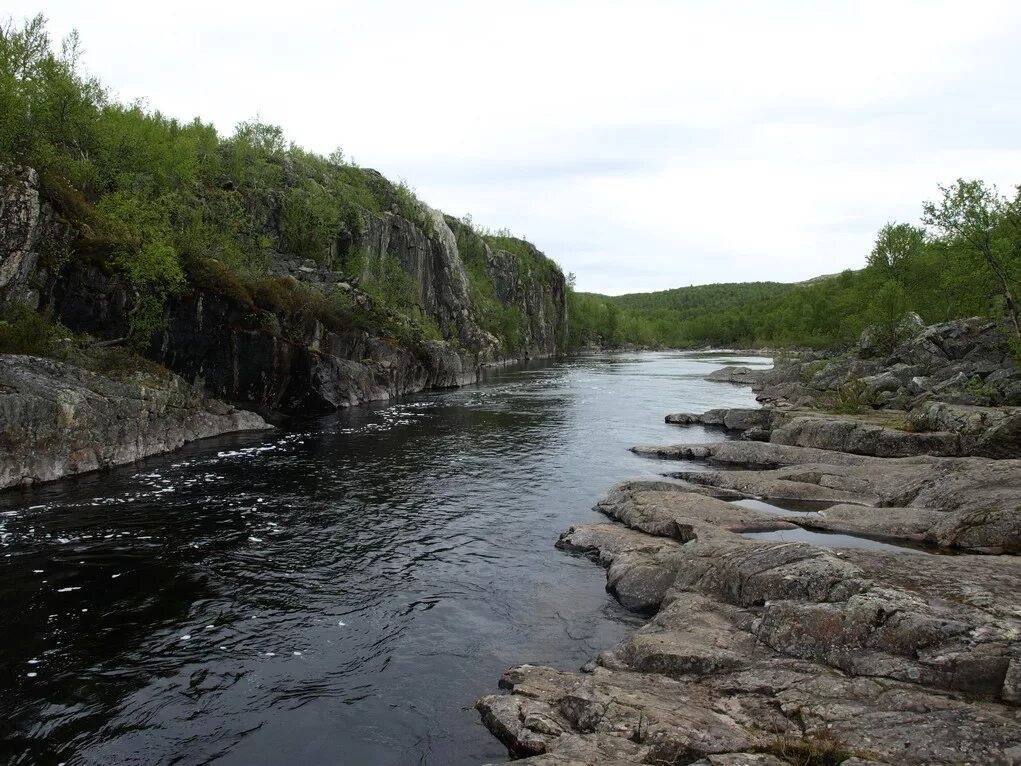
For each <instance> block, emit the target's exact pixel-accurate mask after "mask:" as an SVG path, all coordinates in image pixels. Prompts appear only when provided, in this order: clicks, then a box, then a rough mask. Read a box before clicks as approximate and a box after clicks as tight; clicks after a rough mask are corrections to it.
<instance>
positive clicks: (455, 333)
mask: <svg viewBox="0 0 1021 766" xmlns="http://www.w3.org/2000/svg"><path fill="white" fill-rule="evenodd" d="M362 172H364V173H367V174H370V175H371V178H372V180H373V183H376V184H379V185H385V184H387V183H388V182H386V181H385V179H383V178H382V177H381V176H378V174H373V172H372V171H362ZM0 204H2V205H3V208H2V210H0V259H2V260H0V304H2V303H5V302H9V301H11V300H19V301H21V302H23V303H27V304H28V305H30V306H32V307H33V308H38V309H39V310H40V311H42V312H44V313H45V314H46V315H48V316H50V317H52V318H53V319H54V320H57V321H59V322H60V323H62V324H63V325H65V326H66V327H68V328H69V329H71V330H72V331H75V332H82V333H88V334H90V335H92V336H95V337H96V338H99V339H102V340H104V341H111V342H116V341H118V340H119V339H123V338H126V337H127V336H128V335H129V333H130V332H131V330H132V325H133V321H134V316H135V314H136V312H137V311H138V303H139V301H138V295H137V291H136V290H135V288H134V287H133V285H132V283H131V281H130V280H129V279H128V277H127V276H126V275H125V274H123V273H121V272H119V271H117V270H116V269H111V268H110V267H109V264H108V263H105V262H103V260H102V258H98V259H97V258H96V257H95V253H94V249H95V245H96V242H95V241H92V240H90V239H89V236H88V235H89V232H88V231H85V232H84V233H83V232H82V231H79V230H76V229H75V228H74V227H72V226H70V225H68V224H67V223H66V222H65V220H64V219H63V218H62V216H61V210H60V209H59V208H60V205H59V203H54V202H53V201H51V200H50V199H48V198H47V195H46V193H45V191H43V190H42V189H41V186H40V183H39V179H38V176H37V175H36V174H35V173H34V172H33V171H31V170H23V169H17V170H16V171H14V172H13V173H10V172H9V173H8V174H7V179H6V181H5V182H4V186H3V190H2V194H0ZM281 205H282V203H281V202H280V197H279V196H276V197H274V196H270V197H269V198H268V199H266V200H261V201H260V204H259V206H257V207H258V208H259V210H258V214H257V215H256V214H255V213H253V221H255V225H257V226H258V227H259V231H260V236H261V237H262V238H263V240H264V241H265V242H267V243H269V248H270V252H269V257H268V264H267V266H266V273H265V274H263V275H262V277H261V278H259V279H258V280H247V281H245V280H239V279H238V277H237V275H235V274H232V273H231V272H230V270H229V269H228V268H226V267H225V266H223V265H222V264H219V263H218V262H216V261H208V262H206V263H204V264H203V265H202V269H200V273H199V274H197V275H195V274H192V275H190V277H191V278H190V279H189V282H188V285H187V288H186V289H185V290H183V291H180V292H178V293H177V294H175V295H173V296H171V297H170V299H169V300H167V301H165V304H164V306H163V308H162V318H161V320H160V321H159V322H158V323H157V324H158V328H157V329H156V330H155V332H153V333H152V334H151V337H150V338H149V339H148V343H145V344H143V346H144V353H145V354H146V355H147V356H149V357H150V358H151V359H154V360H156V361H158V362H160V363H161V364H164V365H166V366H167V367H168V368H169V369H171V370H173V371H174V372H176V373H178V374H179V375H181V376H183V377H184V378H186V379H187V380H189V381H192V382H197V383H200V384H201V385H203V386H204V387H205V390H206V392H207V393H208V394H210V395H212V396H217V397H220V398H223V399H225V400H228V401H230V402H233V403H235V404H237V405H239V406H243V407H249V408H254V409H258V410H260V411H265V412H284V413H307V412H329V411H332V410H334V409H336V408H338V407H346V406H350V405H353V404H357V403H360V402H365V401H371V400H380V399H388V398H391V397H394V396H399V395H403V394H408V393H412V392H415V391H420V390H423V389H427V388H442V387H451V386H458V385H463V384H466V383H471V382H476V381H477V380H478V379H479V378H480V375H481V370H482V368H483V367H484V366H485V365H487V364H491V363H499V362H503V361H507V360H511V359H517V358H532V357H541V356H552V355H553V354H555V353H557V352H558V351H560V350H562V349H563V347H564V344H565V341H566V305H565V299H566V289H565V282H564V277H563V274H562V273H561V272H560V270H559V268H558V267H556V265H555V264H554V263H553V262H552V261H550V260H549V259H547V258H546V257H545V256H544V255H543V254H542V253H540V252H539V251H538V250H536V249H535V248H534V247H532V246H531V245H529V244H528V243H525V242H523V241H521V240H510V239H509V238H503V239H507V240H508V241H510V242H512V243H513V245H514V247H515V249H516V250H517V251H518V252H515V253H511V252H507V251H504V250H501V249H499V248H498V247H492V246H490V244H488V243H487V242H486V241H485V238H484V237H483V236H481V235H480V234H478V233H476V232H475V231H474V230H472V229H471V228H470V227H469V226H466V225H465V224H464V223H462V222H460V221H458V220H457V219H453V218H450V217H445V216H443V215H442V214H441V213H439V212H438V211H435V210H432V209H430V208H428V207H426V206H424V205H422V204H421V203H419V202H417V201H415V202H414V205H413V207H412V209H411V210H410V211H409V210H408V209H404V210H403V212H404V214H401V212H400V210H402V208H399V207H398V206H397V205H393V206H392V210H384V211H383V212H376V211H372V210H369V209H367V208H357V209H356V210H355V212H354V213H353V215H352V216H350V217H349V218H350V220H349V221H347V222H345V223H343V224H342V225H338V228H337V230H336V232H335V233H334V236H333V239H332V242H331V244H330V246H329V252H328V253H326V254H324V257H323V258H321V259H310V258H302V257H299V256H296V255H293V254H290V253H288V252H286V251H285V248H286V246H287V240H286V237H285V236H284V235H283V232H282V226H283V224H282V223H281V219H282V215H283V212H282V209H281ZM54 243H55V244H54ZM47 248H49V250H53V251H57V253H58V256H59V257H50V256H48V253H47ZM466 249H467V250H470V253H466V252H464V251H465V250H466ZM387 290H390V291H391V292H394V291H399V295H396V297H393V298H392V299H390V300H388V298H390V297H391V296H390V293H387V292H386V291H387ZM395 294H396V293H395Z"/></svg>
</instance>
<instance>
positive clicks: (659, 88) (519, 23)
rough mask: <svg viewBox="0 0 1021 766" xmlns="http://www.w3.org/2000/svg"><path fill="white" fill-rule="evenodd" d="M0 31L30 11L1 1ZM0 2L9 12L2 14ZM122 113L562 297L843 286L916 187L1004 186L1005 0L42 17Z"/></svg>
mask: <svg viewBox="0 0 1021 766" xmlns="http://www.w3.org/2000/svg"><path fill="white" fill-rule="evenodd" d="M7 6H8V11H7V12H8V13H11V14H12V15H14V16H16V17H18V16H26V15H31V14H33V13H35V12H36V10H37V6H34V5H32V4H29V3H24V2H21V1H20V0H15V1H14V2H13V3H12V2H10V1H9V2H8V4H7ZM12 6H13V7H12ZM45 12H46V14H47V15H48V16H49V18H50V21H51V29H52V30H53V31H54V32H55V33H56V34H57V35H61V34H63V33H65V32H66V31H68V30H69V29H70V28H72V27H77V28H78V29H79V31H80V33H81V36H82V39H83V42H84V46H85V50H86V56H85V62H86V65H87V66H88V67H89V68H90V70H91V71H93V72H94V73H95V74H97V75H98V76H99V77H100V78H101V79H102V80H103V81H104V82H105V83H106V84H107V85H109V86H110V87H111V88H112V89H113V90H114V91H115V92H116V93H117V94H119V95H120V96H121V97H122V98H124V99H129V100H130V99H134V98H138V97H145V98H147V99H148V101H149V103H150V104H151V105H152V106H153V107H154V108H158V109H160V110H162V111H164V112H166V113H169V114H173V115H175V116H179V117H182V118H191V117H193V116H195V115H200V116H201V117H202V118H203V119H206V120H211V121H213V122H215V124H216V125H217V126H218V127H219V128H220V130H221V131H225V132H229V131H230V130H231V128H232V127H233V125H234V124H235V123H237V122H238V121H239V120H242V119H246V118H249V117H252V116H253V115H255V114H256V113H259V115H260V116H261V118H262V119H264V120H267V121H270V122H275V123H278V124H280V125H282V126H283V127H284V128H285V130H286V131H287V133H288V135H289V136H290V137H292V138H293V139H294V140H295V141H297V142H298V143H300V144H302V145H304V146H306V147H308V148H311V149H315V150H318V151H322V152H328V151H330V150H331V149H333V148H334V147H335V146H337V145H340V146H343V147H344V149H345V150H346V151H347V152H348V153H349V154H350V155H353V156H354V157H355V158H356V159H357V160H358V161H359V163H361V164H364V165H368V166H372V167H377V168H379V169H380V170H382V171H383V172H385V173H387V174H388V175H390V176H391V177H403V178H405V179H407V180H408V182H409V183H411V184H412V185H413V186H415V187H417V189H418V191H419V193H420V196H422V197H423V198H424V199H426V201H428V202H429V203H431V204H433V205H435V206H439V207H441V208H443V209H445V210H447V211H448V212H451V213H454V214H458V215H460V214H463V213H464V212H468V211H470V212H471V213H472V214H473V216H474V218H475V220H477V221H479V222H482V223H484V224H487V225H490V226H494V227H501V226H508V227H509V228H511V229H512V230H514V231H516V232H518V233H520V234H523V235H526V236H528V237H529V238H531V239H532V240H534V241H535V242H536V243H537V244H538V245H539V246H540V247H541V248H543V249H545V250H546V251H547V252H548V254H549V255H551V256H552V257H554V258H556V259H557V260H559V261H560V262H561V263H562V264H563V266H564V267H565V269H568V270H572V271H575V272H577V274H578V278H579V286H580V287H581V288H583V289H592V290H599V291H604V292H613V293H619V292H624V291H631V290H651V289H662V288H665V287H670V286H675V285H681V284H692V283H702V282H712V281H732V280H745V279H767V278H772V279H781V280H799V279H804V278H808V277H811V276H814V275H816V274H820V273H828V272H833V271H839V270H840V269H842V268H845V267H856V266H859V265H860V264H861V263H862V261H863V259H864V254H865V253H866V252H867V251H868V249H869V247H870V245H871V240H872V237H873V234H874V232H875V231H876V230H877V229H878V228H879V226H881V225H882V224H883V223H884V222H885V221H887V220H890V219H902V220H903V219H908V220H913V219H916V218H917V214H918V210H919V207H920V203H921V201H922V200H923V199H925V198H930V197H932V196H934V195H935V194H936V183H937V182H940V181H950V180H953V179H954V178H956V177H958V176H966V177H983V178H986V179H987V180H989V181H992V182H995V183H997V184H999V185H1000V186H1001V187H1003V188H1008V187H1011V186H1012V185H1014V184H1017V183H1021V140H1019V139H1018V136H1019V135H1021V130H1019V128H1021V102H1018V101H1017V99H1015V98H1013V94H1014V92H1015V90H1016V82H1015V76H1016V73H1017V72H1018V71H1021V53H1019V48H1021V46H1017V45H1016V41H1017V40H1018V39H1021V9H1018V8H1017V6H1016V4H1013V3H1009V2H994V1H991V2H971V3H967V4H965V3H960V2H896V1H889V0H888V1H887V2H845V3H811V2H771V3H769V4H764V3H758V2H751V1H750V0H749V1H748V2H741V3H727V4H721V3H712V2H708V1H706V2H685V3H681V2H666V1H664V2H629V3H623V2H538V1H536V0H532V1H525V0H518V1H515V2H486V3H478V2H449V1H446V0H434V2H431V3H413V2H377V3H364V2H362V3H357V4H356V3H351V2H345V3H327V2H322V3H314V2H302V1H301V0H295V1H294V2H291V3H288V4H280V3H273V4H267V3H209V2H205V3H198V2H178V3H175V4H174V6H173V12H172V13H168V11H167V9H166V6H159V7H158V9H157V7H154V9H153V10H149V9H148V8H147V7H145V6H143V5H140V4H138V3H128V2H106V3H90V4H86V5H82V4H81V3H78V2H70V1H69V0H51V1H50V2H49V3H47V7H46V9H45Z"/></svg>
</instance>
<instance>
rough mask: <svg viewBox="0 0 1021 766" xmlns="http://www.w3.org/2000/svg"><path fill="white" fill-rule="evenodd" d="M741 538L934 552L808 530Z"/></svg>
mask: <svg viewBox="0 0 1021 766" xmlns="http://www.w3.org/2000/svg"><path fill="white" fill-rule="evenodd" d="M742 537H750V538H752V539H753V540H773V541H777V542H782V543H812V544H813V545H819V546H822V547H823V548H864V549H865V550H870V551H887V552H890V553H920V554H922V555H926V556H928V555H932V554H934V553H935V552H936V551H935V550H933V549H931V548H927V547H926V546H923V545H912V544H911V543H906V542H898V543H897V544H893V543H884V542H880V541H879V540H872V539H870V538H867V537H852V536H851V535H842V534H840V533H838V532H815V531H813V530H810V529H781V530H778V531H776V532H744V533H743V534H742Z"/></svg>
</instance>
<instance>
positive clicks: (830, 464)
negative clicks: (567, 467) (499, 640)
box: [477, 320, 1021, 766]
mask: <svg viewBox="0 0 1021 766" xmlns="http://www.w3.org/2000/svg"><path fill="white" fill-rule="evenodd" d="M999 332H1000V331H999V328H998V327H997V326H996V325H994V324H992V323H989V322H985V323H982V322H980V321H979V320H968V321H966V322H960V323H950V324H948V325H942V326H936V327H935V328H926V329H925V330H923V331H921V332H920V333H919V335H918V336H917V337H916V338H914V339H913V340H911V341H909V342H908V343H906V344H904V345H903V346H902V347H901V348H898V349H896V350H895V352H894V353H893V354H892V355H888V356H887V357H885V358H882V359H879V360H877V359H875V358H874V357H873V356H872V355H871V354H870V353H869V350H868V349H867V348H865V347H859V348H857V349H854V350H852V353H850V354H848V355H846V356H843V357H839V358H836V359H823V358H815V359H809V360H803V359H802V360H790V361H788V362H787V363H786V364H780V365H777V367H776V368H775V369H774V370H773V371H771V372H768V373H766V374H764V375H762V376H761V378H760V379H759V380H757V381H755V382H754V384H753V385H755V386H756V388H757V389H759V390H760V392H759V398H760V401H763V402H764V404H765V405H766V406H765V407H763V408H762V409H757V410H719V411H712V412H708V413H698V414H694V413H692V414H686V413H679V414H676V415H672V416H668V418H667V420H668V422H673V423H677V424H679V425H691V424H699V425H703V426H705V425H708V426H715V427H719V428H721V429H726V430H728V431H731V432H732V433H733V434H734V435H738V436H740V437H741V438H739V439H737V440H731V441H720V442H717V443H709V444H706V443H693V444H683V443H682V444H676V445H672V446H667V447H636V448H635V451H636V452H638V453H639V454H643V455H646V456H649V457H656V458H662V459H666V460H681V461H684V464H683V465H682V466H680V468H681V470H673V471H670V470H668V469H667V468H665V469H664V472H665V474H666V475H667V476H668V477H669V478H670V479H671V480H669V481H667V480H664V481H659V482H630V483H625V484H623V485H620V486H618V487H617V488H615V489H614V490H613V491H612V492H611V493H610V494H609V495H608V496H607V497H606V498H604V499H603V500H602V501H601V502H600V503H599V505H598V509H599V510H601V511H602V512H603V513H605V514H606V515H607V516H609V517H610V518H611V519H613V520H614V523H610V524H598V525H588V526H582V527H574V528H572V529H570V530H568V531H567V532H565V533H564V534H563V535H562V536H561V538H560V541H559V542H558V543H557V545H558V547H560V548H563V549H564V550H568V551H573V552H576V553H580V554H584V555H588V556H591V557H593V558H594V559H596V560H597V561H599V562H600V563H602V564H603V565H604V566H605V567H606V568H607V589H608V590H609V591H610V592H611V593H612V594H613V595H614V596H615V597H616V598H617V599H618V600H619V601H620V602H621V603H622V604H623V605H624V606H626V607H628V608H630V609H634V610H639V611H643V612H647V613H650V614H652V618H651V620H650V622H649V623H648V624H647V625H646V626H644V627H643V628H641V629H640V630H638V631H637V632H636V633H635V634H633V635H632V636H631V637H629V638H628V639H626V640H625V641H623V642H622V643H621V644H620V645H619V646H617V647H615V648H613V649H611V650H608V651H605V652H603V653H602V654H600V655H599V656H598V657H597V658H594V659H593V661H592V662H590V663H589V664H588V665H586V666H585V667H584V668H583V669H582V671H581V672H580V673H577V672H565V671H563V670H561V669H554V668H549V667H539V666H531V665H522V666H518V667H515V668H512V669H511V670H509V671H508V672H507V673H506V674H505V675H504V677H503V678H502V679H501V682H500V685H501V687H502V688H503V689H504V690H505V691H506V692H509V693H505V694H497V695H492V696H487V697H484V698H482V699H480V700H479V701H478V703H477V708H478V709H479V711H480V712H481V714H482V719H483V722H484V723H485V725H486V726H487V727H488V728H489V729H490V731H492V732H493V734H494V735H496V736H497V737H499V738H500V740H501V741H502V742H504V743H505V744H506V745H507V747H508V749H509V751H510V752H511V754H512V755H514V756H519V757H522V756H524V757H526V760H525V761H523V762H524V763H529V764H533V763H534V764H544V765H547V764H548V765H553V764H556V765H557V766H562V765H566V764H592V765H593V766H594V765H595V764H610V765H611V766H612V765H614V764H651V763H670V764H692V763H697V764H700V765H701V766H706V765H710V764H711V765H712V766H745V765H746V764H747V765H750V764H758V765H760V766H783V765H784V764H787V765H797V764H844V766H862V764H891V765H892V764H918V765H921V764H1003V765H1007V764H1019V763H1021V709H1019V707H1018V705H1019V704H1021V606H1019V603H1021V559H1018V558H1017V557H1016V556H1013V555H1009V554H1015V553H1018V552H1021V449H1019V442H1018V419H1017V418H1018V410H1017V409H1016V406H1015V405H1017V404H1019V402H1018V401H1017V400H1016V399H1017V397H1016V392H1015V391H1014V385H1015V381H1018V380H1021V375H1019V372H1018V370H1017V368H1016V366H1015V365H1014V363H1013V362H1012V361H1011V359H1010V357H1009V356H1008V355H1007V354H1006V353H1001V352H1000V351H999V350H998V349H999V348H1000V345H999V344H998V342H997V336H998V334H999ZM962 338H964V339H966V340H965V341H961V339H962ZM863 340H864V339H863ZM923 357H924V358H923ZM905 359H908V360H913V365H914V366H913V368H912V369H910V370H909V372H910V373H911V375H910V376H909V375H908V374H907V372H904V371H903V368H900V367H898V365H905V364H908V362H907V361H904V360H905ZM958 376H963V378H961V377H958ZM738 377H741V376H739V375H738V376H735V375H733V374H732V373H727V374H726V375H720V376H717V379H723V380H732V381H733V382H745V381H738V380H736V378H738ZM894 379H896V382H897V384H898V385H897V386H896V387H895V388H894V387H893V380H894ZM975 380H977V382H970V381H975ZM947 381H954V382H953V383H952V384H950V385H944V384H945V383H946V382H947ZM884 392H885V393H887V394H890V395H888V396H883V395H882V394H884ZM897 405H900V406H897ZM834 409H840V410H843V412H834V411H833V410H834ZM664 465H665V466H669V464H668V463H664ZM819 531H824V532H826V533H833V532H837V533H842V534H847V535H852V536H854V537H855V538H857V539H858V540H859V541H865V540H867V539H879V540H885V541H887V542H888V543H890V542H892V543H894V545H890V544H885V545H878V544H877V545H873V546H871V547H870V546H869V545H868V544H867V543H865V542H859V543H856V544H855V547H846V546H847V545H848V544H850V542H853V541H849V542H848V543H843V544H842V543H841V538H836V537H825V536H823V535H819V534H818V532H819ZM785 535H786V536H788V538H789V539H787V540H784V539H782V538H783V536H785ZM799 538H808V539H810V540H811V542H805V541H801V540H799ZM862 545H864V547H861V546H862ZM898 545H899V546H914V547H900V548H899V547H897V546H898ZM951 552H953V553H956V554H958V555H949V554H950V553H951Z"/></svg>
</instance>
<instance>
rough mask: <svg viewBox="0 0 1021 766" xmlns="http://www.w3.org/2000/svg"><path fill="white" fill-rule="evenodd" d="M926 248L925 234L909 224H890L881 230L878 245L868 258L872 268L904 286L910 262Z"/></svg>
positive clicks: (877, 238)
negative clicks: (906, 266)
mask: <svg viewBox="0 0 1021 766" xmlns="http://www.w3.org/2000/svg"><path fill="white" fill-rule="evenodd" d="M924 246H925V232H924V231H923V230H922V229H919V228H918V227H916V226H912V225H911V224H909V223H888V224H886V226H884V227H883V228H882V229H880V230H879V234H878V235H877V236H876V244H875V246H874V247H873V248H872V252H871V253H869V256H868V264H869V266H870V267H871V268H873V269H876V270H877V271H880V272H881V273H883V274H886V275H889V276H893V277H894V279H896V280H897V281H898V282H901V284H903V279H902V277H903V271H904V267H905V265H906V264H907V262H908V261H910V260H911V259H912V258H913V257H915V256H916V255H918V253H920V252H921V250H922V248H923V247H924Z"/></svg>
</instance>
